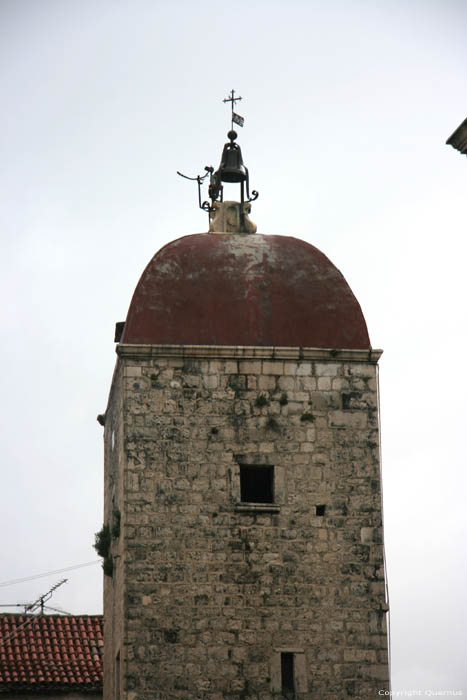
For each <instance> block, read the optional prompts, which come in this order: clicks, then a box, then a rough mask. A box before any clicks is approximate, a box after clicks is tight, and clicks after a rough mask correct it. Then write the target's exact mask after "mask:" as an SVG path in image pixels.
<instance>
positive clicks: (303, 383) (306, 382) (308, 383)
mask: <svg viewBox="0 0 467 700" xmlns="http://www.w3.org/2000/svg"><path fill="white" fill-rule="evenodd" d="M316 387H317V382H316V378H315V377H299V378H298V388H299V390H304V391H315V389H316Z"/></svg>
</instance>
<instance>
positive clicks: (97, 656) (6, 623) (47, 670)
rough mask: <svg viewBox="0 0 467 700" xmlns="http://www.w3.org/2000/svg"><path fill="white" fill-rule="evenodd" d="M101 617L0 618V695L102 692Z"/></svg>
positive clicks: (7, 616)
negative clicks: (31, 690) (27, 691)
mask: <svg viewBox="0 0 467 700" xmlns="http://www.w3.org/2000/svg"><path fill="white" fill-rule="evenodd" d="M103 625H104V622H103V618H102V616H101V615H89V616H88V615H80V616H75V615H67V616H64V615H41V616H36V615H10V614H7V615H4V614H0V693H1V692H2V691H5V690H21V689H27V688H31V687H34V690H35V691H38V690H41V689H43V690H49V689H51V690H52V689H53V690H59V689H62V688H66V687H68V686H70V685H73V687H74V688H76V689H78V688H82V689H83V690H102V655H103V641H102V640H103Z"/></svg>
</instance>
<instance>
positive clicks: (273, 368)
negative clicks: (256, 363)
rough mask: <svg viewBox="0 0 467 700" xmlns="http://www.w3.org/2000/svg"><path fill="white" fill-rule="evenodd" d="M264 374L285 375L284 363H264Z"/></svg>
mask: <svg viewBox="0 0 467 700" xmlns="http://www.w3.org/2000/svg"><path fill="white" fill-rule="evenodd" d="M263 373H264V374H278V375H280V374H284V363H283V362H263Z"/></svg>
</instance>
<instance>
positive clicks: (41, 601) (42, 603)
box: [0, 578, 71, 615]
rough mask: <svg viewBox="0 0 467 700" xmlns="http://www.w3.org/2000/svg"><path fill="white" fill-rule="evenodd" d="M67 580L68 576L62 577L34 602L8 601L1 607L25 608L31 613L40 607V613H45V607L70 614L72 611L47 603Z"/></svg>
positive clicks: (25, 611) (26, 611) (26, 612)
mask: <svg viewBox="0 0 467 700" xmlns="http://www.w3.org/2000/svg"><path fill="white" fill-rule="evenodd" d="M67 581H68V579H67V578H64V579H62V580H61V581H59V582H58V583H56V584H55V585H54V586H52V588H50V589H49V590H48V591H47V593H44V594H43V595H41V596H39V598H37V600H35V601H34V602H33V603H7V604H5V605H0V608H24V613H25V614H31V615H32V614H33V613H35V612H36V611H37V609H38V608H40V613H39V614H40V615H43V614H44V610H45V609H47V610H53V611H54V612H58V613H62V614H65V615H70V614H71V613H67V612H65V610H60V609H59V608H53V607H51V606H50V605H46V603H47V602H48V601H49V600H50V599H51V597H52V596H53V594H54V592H55V591H56V590H57V588H60V586H63V584H64V583H67Z"/></svg>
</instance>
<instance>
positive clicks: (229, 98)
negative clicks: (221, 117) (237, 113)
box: [222, 90, 242, 129]
mask: <svg viewBox="0 0 467 700" xmlns="http://www.w3.org/2000/svg"><path fill="white" fill-rule="evenodd" d="M241 99H242V98H241V97H235V90H232V91H231V92H230V97H227V98H226V99H225V100H222V102H230V103H231V107H232V124H231V129H233V125H234V104H235V102H238V101H239V100H241Z"/></svg>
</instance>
